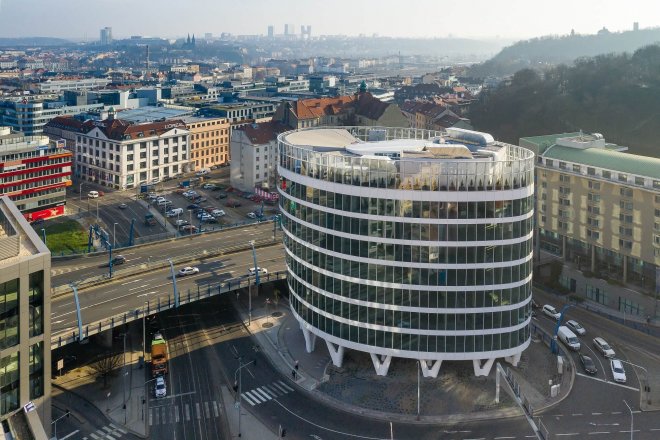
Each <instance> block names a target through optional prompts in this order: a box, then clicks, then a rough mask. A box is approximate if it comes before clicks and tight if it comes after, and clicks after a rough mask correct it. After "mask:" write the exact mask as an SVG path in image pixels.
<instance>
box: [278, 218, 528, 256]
mask: <svg viewBox="0 0 660 440" xmlns="http://www.w3.org/2000/svg"><path fill="white" fill-rule="evenodd" d="M281 213H282V214H284V215H285V216H286V217H287V218H289V219H291V220H292V221H294V222H296V223H300V224H301V225H304V226H306V227H308V228H310V229H314V230H317V231H319V232H324V233H326V234H328V235H334V236H335V237H342V238H348V239H351V240H360V241H372V242H378V243H384V244H401V245H412V246H444V247H461V248H465V247H475V246H493V245H495V244H497V245H498V246H504V245H509V244H519V243H524V242H526V241H528V240H531V239H532V237H534V231H531V232H530V233H529V234H527V235H524V236H522V237H518V238H507V239H506V240H495V239H493V240H481V241H427V240H403V239H400V238H385V237H374V236H372V235H356V234H350V233H348V232H342V231H336V230H334V229H328V228H324V227H322V226H317V225H314V224H312V223H309V222H307V221H305V220H301V219H299V218H297V217H294V216H292V215H291V214H289V213H288V212H286V210H284V211H281ZM351 218H358V217H357V216H355V215H352V216H351ZM359 218H362V217H359Z"/></svg>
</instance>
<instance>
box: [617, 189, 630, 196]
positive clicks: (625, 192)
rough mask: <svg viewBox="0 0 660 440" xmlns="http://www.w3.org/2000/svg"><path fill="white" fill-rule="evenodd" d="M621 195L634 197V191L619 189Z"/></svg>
mask: <svg viewBox="0 0 660 440" xmlns="http://www.w3.org/2000/svg"><path fill="white" fill-rule="evenodd" d="M619 194H620V195H621V197H632V196H633V191H632V188H619Z"/></svg>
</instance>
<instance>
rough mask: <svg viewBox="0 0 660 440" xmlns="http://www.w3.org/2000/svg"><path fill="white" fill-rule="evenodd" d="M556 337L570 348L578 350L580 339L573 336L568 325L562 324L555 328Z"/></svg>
mask: <svg viewBox="0 0 660 440" xmlns="http://www.w3.org/2000/svg"><path fill="white" fill-rule="evenodd" d="M557 337H558V338H559V340H560V341H561V342H563V343H564V344H566V346H567V347H568V348H570V349H571V350H575V351H579V350H580V340H579V339H578V338H577V336H575V333H573V332H572V331H571V329H569V328H568V327H566V326H564V325H562V326H560V327H559V329H558V330H557Z"/></svg>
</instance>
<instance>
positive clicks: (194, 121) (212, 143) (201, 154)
mask: <svg viewBox="0 0 660 440" xmlns="http://www.w3.org/2000/svg"><path fill="white" fill-rule="evenodd" d="M182 120H183V122H184V123H185V124H186V127H187V128H188V130H189V131H190V160H191V164H193V167H194V169H195V171H198V170H201V169H203V168H207V169H208V168H210V167H212V166H217V165H224V164H226V163H227V162H229V121H227V119H224V118H197V117H185V118H182Z"/></svg>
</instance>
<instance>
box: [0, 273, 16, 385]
mask: <svg viewBox="0 0 660 440" xmlns="http://www.w3.org/2000/svg"><path fill="white" fill-rule="evenodd" d="M18 287H19V283H18V279H16V280H11V281H7V282H5V283H0V349H5V348H9V347H12V346H14V345H16V344H18ZM1 383H2V382H0V384H1Z"/></svg>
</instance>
